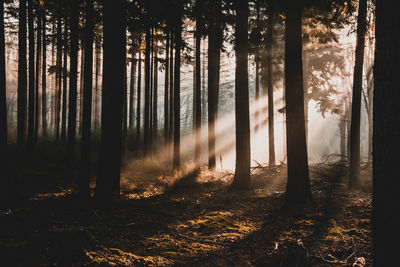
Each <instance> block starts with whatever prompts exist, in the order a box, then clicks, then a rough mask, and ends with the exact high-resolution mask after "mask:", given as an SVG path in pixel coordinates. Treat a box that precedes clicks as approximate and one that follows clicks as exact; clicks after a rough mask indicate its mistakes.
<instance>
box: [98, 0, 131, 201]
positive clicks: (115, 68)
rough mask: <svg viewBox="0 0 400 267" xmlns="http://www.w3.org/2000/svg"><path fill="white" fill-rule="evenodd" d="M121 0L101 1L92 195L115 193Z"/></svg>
mask: <svg viewBox="0 0 400 267" xmlns="http://www.w3.org/2000/svg"><path fill="white" fill-rule="evenodd" d="M125 8H126V7H125V1H124V0H116V1H112V2H111V1H105V2H104V9H103V10H104V11H103V12H104V50H103V51H104V61H103V64H104V65H103V66H104V67H103V70H104V71H103V73H104V80H103V86H104V88H103V97H102V109H103V112H102V114H101V116H102V135H101V141H102V142H101V150H100V168H99V174H98V178H97V183H96V192H95V193H96V197H98V198H103V199H110V198H111V197H112V196H113V195H115V196H118V195H119V190H120V188H119V185H120V168H121V142H122V127H121V126H122V105H123V93H124V91H126V88H124V87H126V21H125Z"/></svg>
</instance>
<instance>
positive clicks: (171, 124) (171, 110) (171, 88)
mask: <svg viewBox="0 0 400 267" xmlns="http://www.w3.org/2000/svg"><path fill="white" fill-rule="evenodd" d="M170 37H171V38H170V40H171V44H170V53H169V55H170V58H169V130H168V132H169V134H168V136H169V140H168V141H169V144H170V145H172V143H173V134H174V36H173V34H172V32H171V34H170Z"/></svg>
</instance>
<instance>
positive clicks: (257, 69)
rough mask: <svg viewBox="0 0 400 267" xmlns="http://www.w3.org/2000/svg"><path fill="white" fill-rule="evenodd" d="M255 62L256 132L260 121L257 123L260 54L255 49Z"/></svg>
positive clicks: (258, 112) (258, 114)
mask: <svg viewBox="0 0 400 267" xmlns="http://www.w3.org/2000/svg"><path fill="white" fill-rule="evenodd" d="M254 60H255V64H256V75H255V101H256V112H255V114H254V121H255V125H256V126H255V131H256V132H257V131H258V129H259V127H260V123H259V117H260V103H259V101H260V56H259V52H258V50H257V51H256V55H255V59H254Z"/></svg>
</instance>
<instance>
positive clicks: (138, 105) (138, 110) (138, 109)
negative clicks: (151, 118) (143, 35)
mask: <svg viewBox="0 0 400 267" xmlns="http://www.w3.org/2000/svg"><path fill="white" fill-rule="evenodd" d="M140 43H141V42H140ZM138 61H139V62H138V80H137V100H136V148H138V147H139V143H140V127H141V124H140V116H141V102H142V52H141V51H140V50H139V55H138Z"/></svg>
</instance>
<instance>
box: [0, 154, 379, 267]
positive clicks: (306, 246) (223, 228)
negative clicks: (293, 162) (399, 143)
mask: <svg viewBox="0 0 400 267" xmlns="http://www.w3.org/2000/svg"><path fill="white" fill-rule="evenodd" d="M56 170H57V168H56V167H54V168H53V171H54V173H55V172H56ZM346 170H347V165H346V164H345V163H341V162H335V163H332V162H326V163H321V164H314V165H312V166H310V175H311V184H312V192H313V198H314V203H312V205H310V207H308V208H305V209H301V210H292V211H287V210H283V209H282V205H283V201H284V190H285V179H286V178H285V177H286V166H285V165H280V166H276V167H273V168H269V167H266V166H262V165H259V166H258V167H255V168H253V169H252V190H251V191H249V192H240V193H238V192H231V191H230V190H228V187H227V186H228V185H229V183H230V182H231V179H232V177H233V175H232V173H231V172H216V173H209V172H207V171H206V170H203V169H202V170H201V171H200V172H189V173H188V174H185V175H182V174H179V173H172V172H171V171H170V170H169V169H168V168H167V167H165V166H161V165H157V164H154V163H151V162H142V161H133V162H132V163H131V164H130V165H128V166H127V168H126V171H125V172H124V173H123V175H122V177H123V178H122V188H121V189H122V197H121V199H120V200H118V201H116V202H114V203H112V204H109V205H107V206H104V205H103V204H101V203H98V202H96V201H94V200H90V201H79V200H77V198H76V197H75V194H74V191H73V190H72V188H71V187H70V186H69V185H68V183H65V184H63V183H60V184H58V185H57V187H56V188H57V190H47V191H41V192H30V193H29V194H27V195H25V196H24V197H23V196H22V195H21V196H18V198H19V199H18V200H17V199H14V200H13V201H11V202H10V201H8V202H3V204H2V205H1V210H0V225H1V228H0V255H1V262H2V263H1V264H0V265H2V266H112V265H114V266H170V265H176V266H182V265H184V266H371V259H372V256H371V253H372V252H371V251H372V240H371V170H370V169H369V168H367V167H363V168H362V175H361V176H362V178H363V187H362V188H361V189H359V190H357V191H349V190H348V189H347V186H346V181H347V177H346ZM46 171H47V172H51V171H49V167H46V169H45V171H43V172H40V170H36V174H35V175H34V176H33V177H36V178H32V179H39V178H38V177H42V178H41V179H42V180H40V181H39V182H42V183H45V182H46V181H48V179H53V178H52V177H53V176H52V175H50V174H47V175H45V174H44V173H45V172H46ZM20 175H21V176H24V174H20ZM43 176H45V177H46V178H43ZM182 176H183V178H181V177H182ZM31 191H35V190H31Z"/></svg>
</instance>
